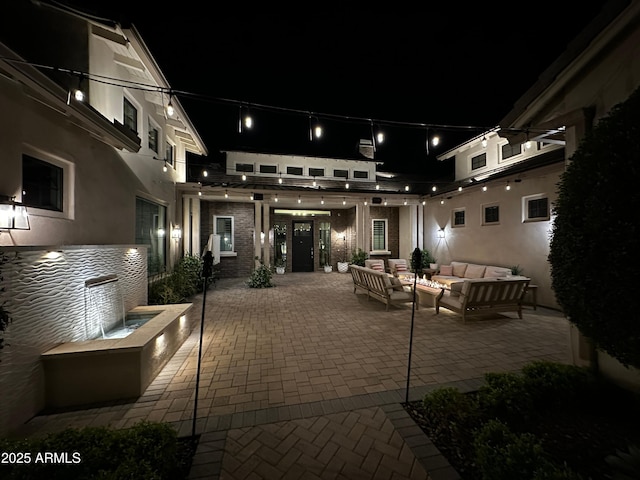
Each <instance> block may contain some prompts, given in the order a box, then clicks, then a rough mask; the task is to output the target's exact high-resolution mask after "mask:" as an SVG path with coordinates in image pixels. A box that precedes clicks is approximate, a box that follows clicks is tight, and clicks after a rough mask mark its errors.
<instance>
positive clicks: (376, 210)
mask: <svg viewBox="0 0 640 480" xmlns="http://www.w3.org/2000/svg"><path fill="white" fill-rule="evenodd" d="M369 217H370V218H371V220H373V219H374V218H375V219H378V218H386V219H387V227H388V229H389V231H388V235H387V238H388V242H389V245H388V246H387V248H388V250H389V251H390V252H391V255H390V256H386V255H384V256H377V255H375V256H371V257H370V258H383V259H385V264H386V260H388V259H389V258H398V255H400V210H399V208H398V207H377V206H376V207H373V206H372V207H371V208H370V210H369ZM371 236H372V235H371V225H369V231H368V232H367V237H368V239H369V245H371Z"/></svg>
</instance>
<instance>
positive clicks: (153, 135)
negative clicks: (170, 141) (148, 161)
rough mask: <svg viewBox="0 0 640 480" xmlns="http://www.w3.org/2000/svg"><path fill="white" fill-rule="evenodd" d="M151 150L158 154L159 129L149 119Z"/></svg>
mask: <svg viewBox="0 0 640 480" xmlns="http://www.w3.org/2000/svg"><path fill="white" fill-rule="evenodd" d="M148 123H149V148H150V149H151V150H153V151H154V152H156V153H158V129H157V128H156V127H155V126H154V125H153V123H151V119H149V122H148Z"/></svg>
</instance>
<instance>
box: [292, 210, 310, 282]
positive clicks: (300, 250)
mask: <svg viewBox="0 0 640 480" xmlns="http://www.w3.org/2000/svg"><path fill="white" fill-rule="evenodd" d="M292 240H293V241H292V246H293V255H292V258H291V269H292V271H294V272H313V222H293V239H292Z"/></svg>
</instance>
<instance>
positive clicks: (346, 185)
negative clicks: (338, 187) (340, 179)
mask: <svg viewBox="0 0 640 480" xmlns="http://www.w3.org/2000/svg"><path fill="white" fill-rule="evenodd" d="M344 188H346V189H347V190H349V182H347V183H345V184H344Z"/></svg>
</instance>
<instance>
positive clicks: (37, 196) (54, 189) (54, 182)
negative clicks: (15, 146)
mask: <svg viewBox="0 0 640 480" xmlns="http://www.w3.org/2000/svg"><path fill="white" fill-rule="evenodd" d="M63 188H64V169H63V168H62V167H60V166H58V165H54V164H52V163H50V162H46V161H44V160H41V159H39V158H35V157H33V156H31V155H27V154H23V155H22V203H24V204H25V205H26V206H27V207H34V208H41V209H43V210H51V211H54V212H62V211H63V208H64V201H63V199H64V190H63Z"/></svg>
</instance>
